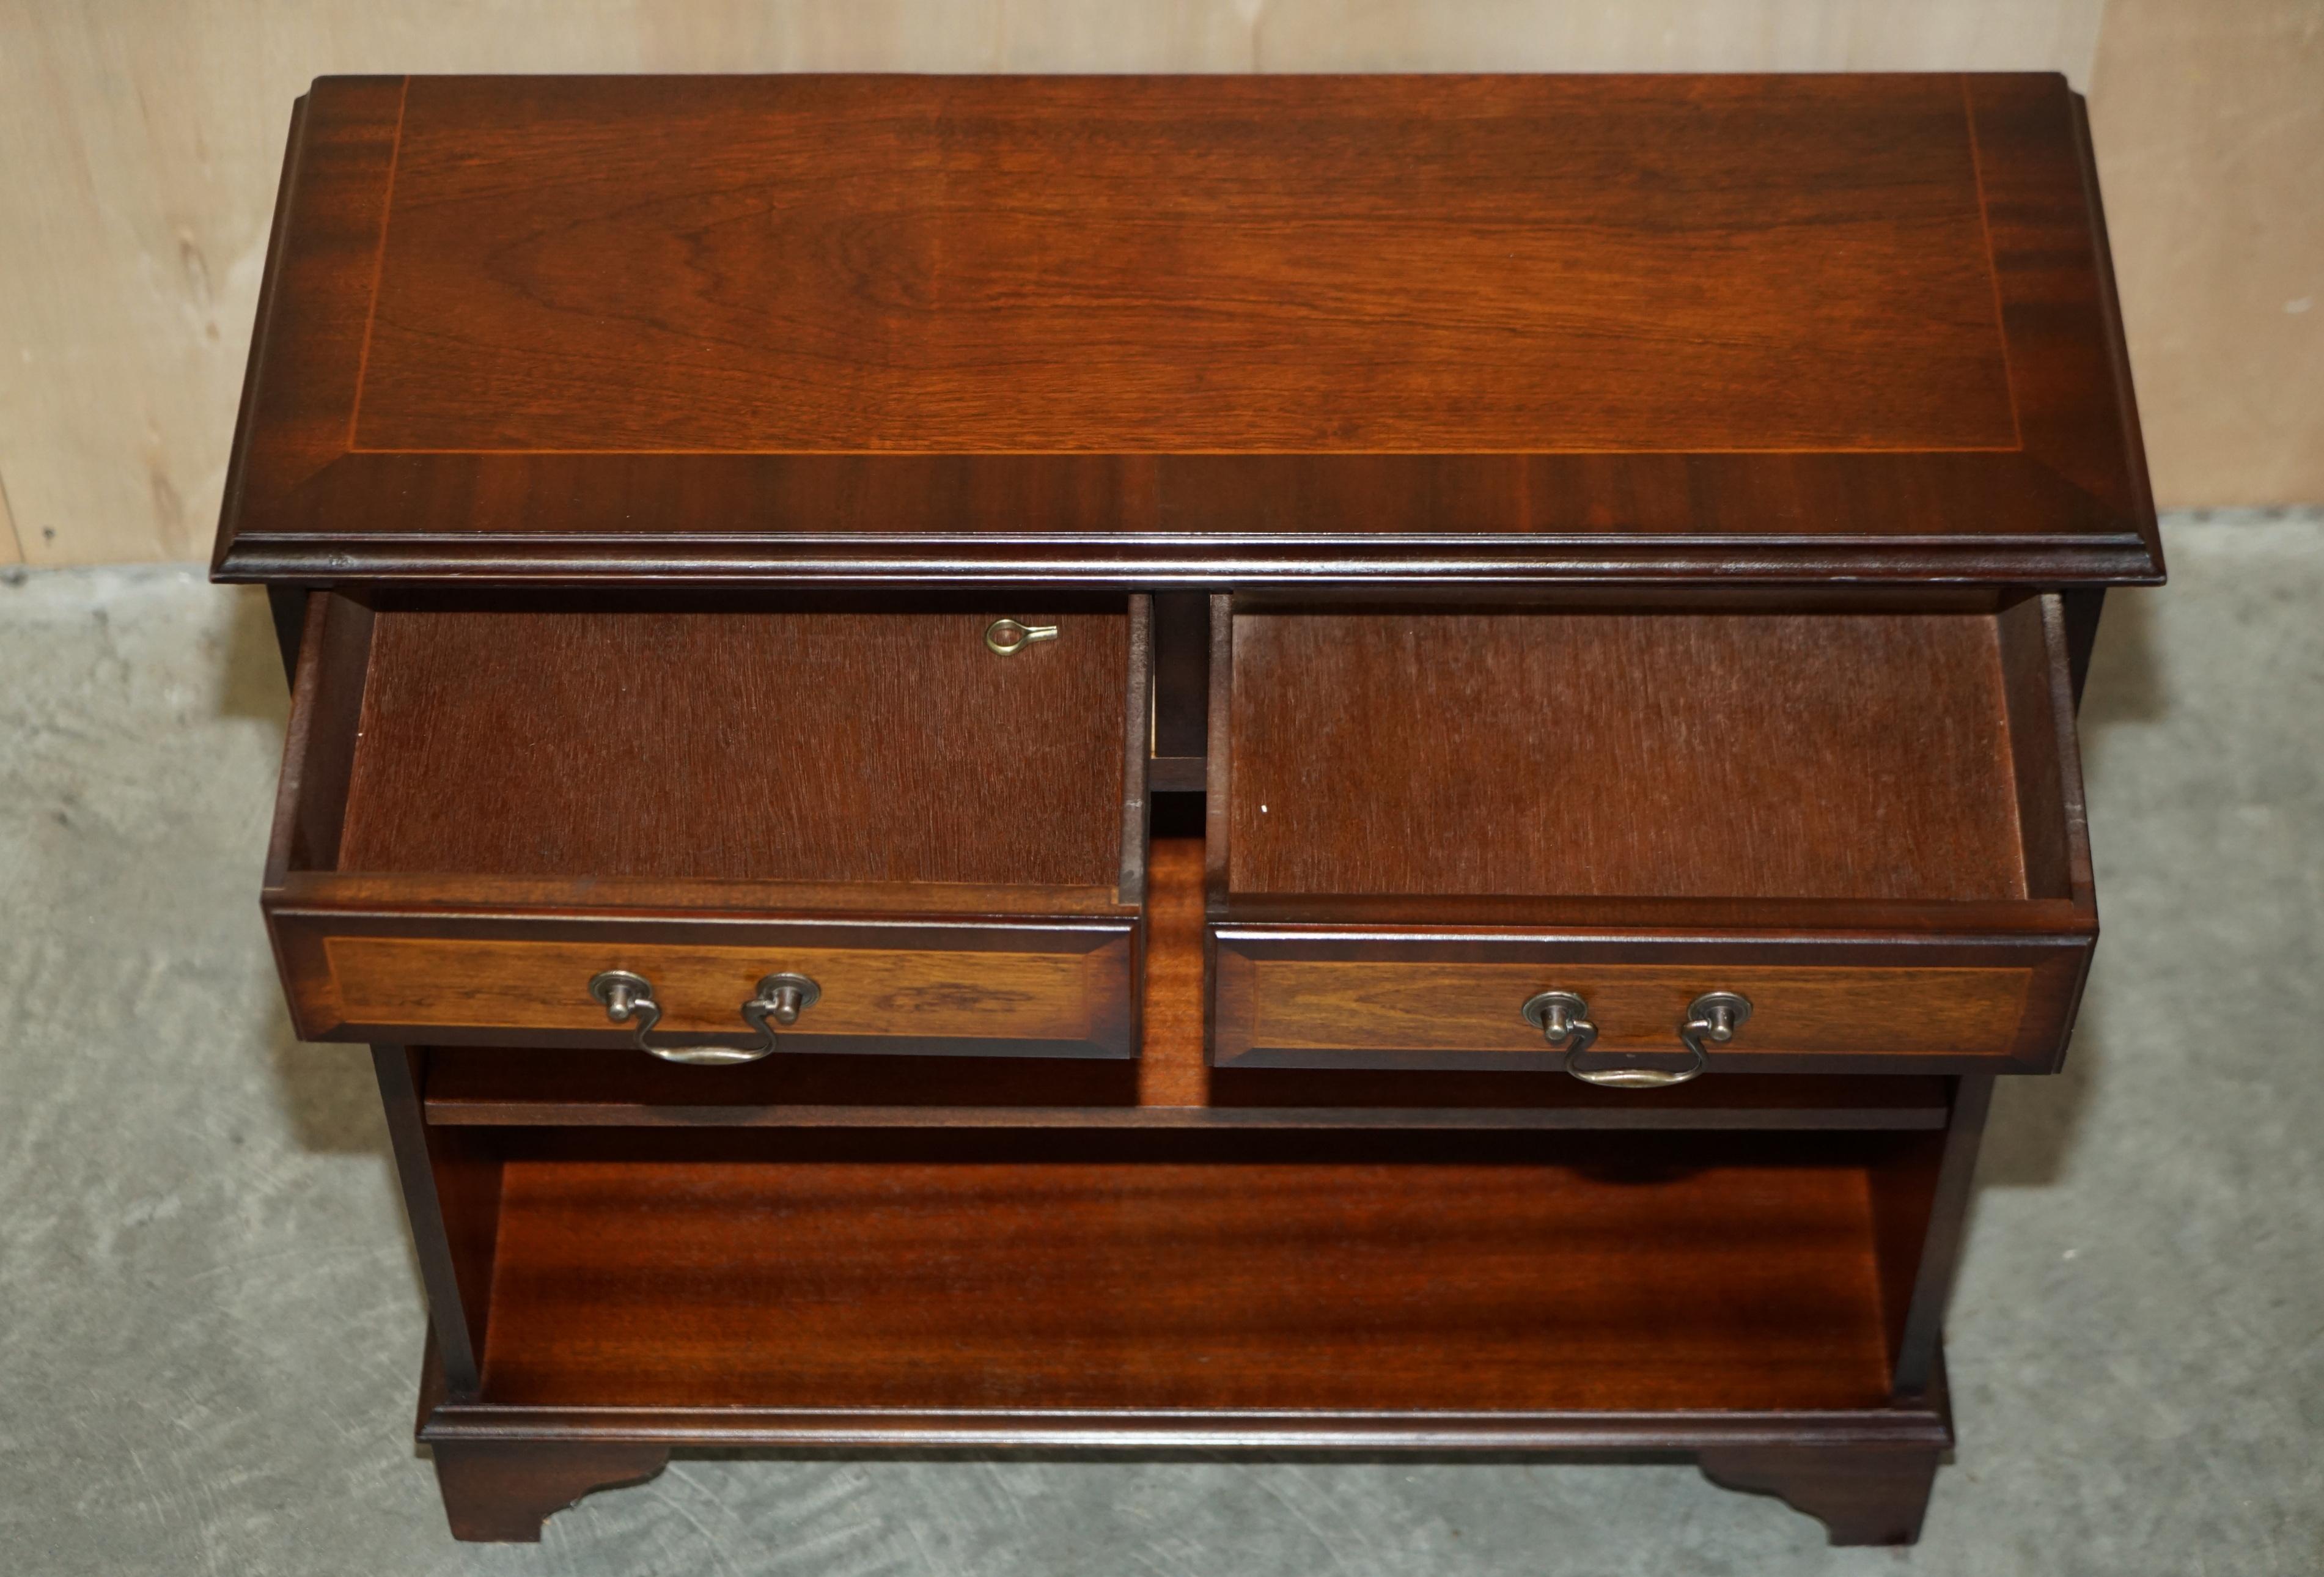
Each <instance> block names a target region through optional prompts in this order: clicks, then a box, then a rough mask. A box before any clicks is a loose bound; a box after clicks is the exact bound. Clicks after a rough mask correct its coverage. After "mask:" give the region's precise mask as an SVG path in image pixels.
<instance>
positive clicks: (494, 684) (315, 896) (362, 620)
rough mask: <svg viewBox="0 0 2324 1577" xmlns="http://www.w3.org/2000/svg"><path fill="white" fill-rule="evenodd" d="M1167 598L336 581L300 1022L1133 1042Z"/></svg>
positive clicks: (1090, 1044) (747, 1047) (723, 1039)
mask: <svg viewBox="0 0 2324 1577" xmlns="http://www.w3.org/2000/svg"><path fill="white" fill-rule="evenodd" d="M999 613H1007V614H1010V615H1013V617H1014V619H1017V620H1021V621H1022V624H1021V625H1019V627H1018V629H1016V630H1015V631H1011V630H1010V629H1009V628H1007V627H1006V626H1005V625H1003V624H1001V623H998V622H996V614H999ZM1041 626H1053V627H1054V628H1055V630H1056V636H1055V638H1054V639H1036V640H1028V639H1026V638H1025V636H1024V633H1023V632H1024V629H1025V628H1026V627H1031V628H1033V629H1034V630H1035V631H1036V632H1037V633H1044V634H1046V632H1042V631H1041V630H1040V627H1041ZM1147 674H1148V601H1147V599H1145V598H1142V597H1136V598H1126V599H1125V598H1115V599H1112V600H1111V603H1093V604H1085V605H1081V606H1075V607H1059V608H1056V609H1054V610H1049V611H1043V610H1037V609H1029V608H1024V607H1014V608H1010V609H1007V610H974V611H969V610H963V609H960V608H958V607H942V608H936V607H928V606H920V607H918V608H915V609H912V610H909V611H905V610H898V609H894V608H887V609H881V608H865V609H832V610H827V611H817V612H795V611H779V610H768V609H765V608H758V609H745V610H740V611H734V610H726V611H716V612H705V611H686V610H678V611H655V610H649V609H640V608H632V609H623V610H620V611H611V612H609V611H604V609H602V608H592V607H586V606H585V607H571V606H567V607H548V608H544V607H539V606H531V607H512V606H499V607H484V608H460V609H433V610H419V611H396V610H383V611H378V612H374V611H373V610H371V609H369V608H366V607H364V606H361V605H359V604H356V603H355V602H353V601H350V600H347V599H346V598H343V597H338V596H333V595H315V596H313V597H311V598H310V599H309V615H308V619H307V622H306V626H305V633H304V639H303V642H302V646H301V650H300V663H299V672H298V678H297V682H296V686H295V689H294V696H293V704H292V714H291V731H290V739H289V744H288V750H287V754H286V761H285V766H284V770H283V779H282V788H281V798H280V801H279V803H278V806H277V808H276V819H275V825H274V835H273V842H272V848H271V852H270V858H269V865H268V872H267V883H266V894H265V900H264V903H265V911H266V916H267V922H268V926H269V928H270V930H271V932H272V936H273V940H274V946H275V954H276V958H277V960H278V962H279V964H280V965H281V972H282V979H283V983H284V986H285V988H286V990H287V991H288V992H289V995H290V1000H291V1016H292V1019H293V1021H294V1023H295V1024H296V1026H297V1028H298V1031H299V1033H300V1035H301V1036H302V1037H307V1038H309V1039H324V1040H368V1041H374V1042H383V1043H402V1042H410V1041H424V1042H431V1043H447V1044H458V1043H464V1042H465V1043H476V1044H490V1045H503V1046H505V1045H541V1046H574V1047H586V1046H617V1045H635V1046H639V1047H643V1048H645V1049H648V1050H651V1051H654V1052H655V1053H656V1054H657V1055H661V1056H667V1057H669V1059H670V1060H684V1061H696V1062H713V1061H733V1060H742V1058H744V1057H746V1056H749V1055H752V1054H753V1053H759V1052H762V1051H763V1050H765V1049H766V1048H767V1047H770V1045H772V1044H777V1043H779V1045H780V1046H781V1047H783V1048H785V1049H787V1050H799V1051H813V1052H823V1053H832V1052H902V1053H913V1054H918V1055H923V1056H925V1055H929V1054H954V1055H972V1056H973V1055H986V1056H1088V1057H1130V1056H1136V1055H1137V1047H1138V1037H1137V1021H1136V1019H1137V1010H1136V1004H1137V1001H1138V973H1139V962H1140V957H1139V955H1140V948H1141V930H1140V901H1141V894H1142V889H1143V881H1144V849H1145V785H1146V761H1147V751H1146V748H1145V744H1146V742H1145V731H1146V721H1147V713H1148V699H1147V684H1148V679H1147Z"/></svg>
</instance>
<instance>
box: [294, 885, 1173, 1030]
mask: <svg viewBox="0 0 2324 1577" xmlns="http://www.w3.org/2000/svg"><path fill="white" fill-rule="evenodd" d="M274 919H275V931H276V940H277V945H278V948H279V950H280V953H281V961H282V967H283V973H284V977H285V979H286V980H287V981H288V982H289V983H290V987H291V1002H292V1008H293V1015H294V1018H295V1019H296V1022H297V1026H298V1029H299V1033H300V1035H301V1036H302V1037H305V1038H307V1039H310V1040H372V1041H390V1042H402V1041H419V1042H444V1043H449V1044H459V1043H464V1042H465V1043H470V1044H496V1045H511V1046H521V1045H558V1046H597V1045H627V1044H632V1043H633V1040H632V1029H631V1028H630V1027H629V1026H627V1025H620V1024H614V1023H613V1022H611V1021H610V1020H609V1019H608V1018H607V1016H606V1010H605V1009H604V1005H603V1004H602V1003H600V1002H599V1001H597V1000H596V999H595V997H593V996H592V995H591V993H590V985H589V982H590V981H591V980H592V979H593V978H594V977H595V976H596V975H597V974H598V973H601V972H603V971H608V970H622V971H627V972H629V973H632V974H637V975H641V976H643V977H644V978H645V979H646V980H647V981H648V982H650V985H651V987H652V994H653V999H654V1001H656V1002H657V1003H658V1004H659V1006H660V1008H661V1010H662V1016H661V1019H660V1021H659V1024H657V1025H656V1026H655V1028H654V1029H653V1032H652V1036H651V1040H652V1043H653V1044H656V1045H669V1044H672V1043H675V1042H678V1041H687V1042H696V1041H715V1042H718V1043H722V1044H726V1045H731V1046H737V1047H741V1046H747V1045H750V1044H752V1042H753V1041H754V1040H755V1039H756V1034H755V1032H754V1031H753V1030H752V1029H751V1028H750V1027H749V1026H748V1025H747V1024H745V1023H744V1022H743V1019H742V1003H744V1002H745V1001H750V1000H751V999H752V997H753V996H755V995H756V994H757V990H758V982H760V981H761V979H763V978H764V977H765V976H767V975H770V974H775V973H790V974H798V975H804V976H806V977H807V978H808V979H810V980H812V981H814V982H816V987H817V988H818V991H819V994H818V996H817V998H816V1001H815V1002H814V1003H813V1004H812V1005H811V1006H810V1007H808V1008H807V1010H805V1011H804V1012H802V1013H801V1014H800V1016H799V1018H798V1021H797V1023H796V1024H795V1025H794V1026H792V1027H790V1028H783V1029H779V1031H778V1036H777V1047H778V1049H779V1050H787V1051H800V1052H809V1051H811V1052H820V1053H835V1052H837V1053H847V1052H868V1053H899V1054H911V1055H917V1056H930V1055H956V1056H1078V1057H1129V1056H1135V1055H1136V1035H1135V1028H1136V1027H1135V1021H1134V1015H1133V1012H1132V1001H1133V992H1132V989H1131V982H1132V980H1133V978H1134V969H1133V964H1134V952H1135V945H1136V936H1135V933H1134V926H1133V925H1132V924H1131V923H1130V922H1116V923H1105V924H1093V925H1084V926H1059V927H1041V926H1034V925H1022V926H1010V927H990V928H985V927H959V928H952V929H945V928H936V927H926V926H914V927H894V928H892V929H889V928H885V927H850V928H849V929H852V930H853V931H855V932H856V933H857V936H858V937H860V936H862V933H863V932H864V931H866V930H870V931H871V934H872V935H871V938H868V939H862V940H858V939H856V938H853V937H851V938H849V939H847V940H846V941H844V942H835V940H834V939H833V938H834V933H835V931H836V930H837V928H836V927H810V926H800V927H783V926H780V925H774V924H770V925H761V926H755V927H749V929H750V931H751V933H752V934H751V935H748V936H733V937H732V938H731V939H728V938H724V937H722V938H718V939H691V938H689V939H682V940H670V939H664V937H663V936H655V937H654V938H653V939H651V940H648V939H645V937H644V936H641V932H642V931H644V929H645V927H642V926H639V925H631V926H622V925H620V924H607V925H604V926H600V927H594V928H588V927H573V926H571V925H569V924H568V925H567V926H566V927H564V928H565V929H566V930H567V932H568V933H569V932H571V931H573V930H575V929H582V930H584V931H585V933H586V934H581V935H573V934H567V935H551V936H533V935H528V936H515V935H509V934H507V933H506V930H505V929H498V930H496V928H495V927H492V926H491V925H489V924H471V925H469V926H466V927H456V928H455V934H449V935H447V934H445V932H444V930H442V929H439V928H436V927H429V928H427V929H426V930H415V929H412V928H403V929H392V928H386V927H375V926H372V925H364V924H362V923H360V922H349V921H347V920H346V919H344V918H333V917H320V916H300V915H295V914H280V913H278V914H277V915H276V916H275V917H274ZM659 930H661V931H662V932H665V933H666V932H667V931H668V930H669V927H659ZM461 931H465V932H466V934H458V933H459V932H461Z"/></svg>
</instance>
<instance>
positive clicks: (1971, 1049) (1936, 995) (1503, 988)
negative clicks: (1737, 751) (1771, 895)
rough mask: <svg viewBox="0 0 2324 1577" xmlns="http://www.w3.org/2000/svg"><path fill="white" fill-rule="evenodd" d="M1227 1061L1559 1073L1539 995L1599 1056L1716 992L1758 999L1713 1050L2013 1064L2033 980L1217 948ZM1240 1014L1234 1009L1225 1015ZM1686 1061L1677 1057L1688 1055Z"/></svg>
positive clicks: (1663, 1042) (1650, 1036) (1655, 1036)
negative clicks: (1473, 1062) (1560, 1001)
mask: <svg viewBox="0 0 2324 1577" xmlns="http://www.w3.org/2000/svg"><path fill="white" fill-rule="evenodd" d="M1218 967H1219V972H1220V976H1221V986H1220V995H1221V1010H1220V1015H1219V1029H1218V1037H1219V1038H1218V1047H1219V1052H1218V1055H1219V1058H1220V1061H1221V1062H1222V1064H1223V1063H1228V1062H1231V1061H1232V1060H1234V1057H1233V1056H1232V1055H1231V1052H1232V1049H1233V1048H1235V1047H1241V1048H1244V1049H1246V1050H1248V1051H1257V1050H1259V1048H1265V1049H1266V1050H1267V1051H1268V1052H1271V1053H1277V1054H1284V1053H1295V1052H1299V1051H1346V1052H1349V1053H1352V1054H1359V1055H1360V1054H1362V1053H1367V1052H1399V1051H1423V1052H1427V1051H1463V1052H1491V1053H1499V1054H1502V1055H1504V1056H1508V1057H1509V1058H1511V1059H1524V1060H1530V1061H1532V1062H1535V1063H1541V1064H1555V1063H1558V1062H1561V1061H1563V1054H1560V1053H1555V1052H1552V1051H1551V1050H1550V1049H1549V1048H1548V1047H1546V1046H1545V1045H1544V1044H1543V1042H1542V1037H1541V1031H1540V1030H1539V1029H1537V1028H1535V1027H1534V1026H1533V1025H1531V1024H1528V1023H1526V1020H1525V1019H1524V1018H1523V1017H1522V1016H1521V1015H1520V1014H1519V1013H1518V1011H1517V1010H1518V1008H1519V1007H1520V1006H1521V1005H1522V1004H1523V1003H1524V1002H1525V1001H1526V998H1528V997H1530V996H1532V995H1533V994H1534V993H1535V992H1536V991H1550V990H1558V991H1577V992H1579V993H1581V994H1582V996H1583V997H1585V998H1586V999H1588V1001H1589V1003H1590V1017H1591V1021H1592V1022H1594V1023H1595V1024H1596V1025H1597V1026H1598V1030H1599V1039H1598V1044H1599V1045H1600V1047H1604V1048H1606V1049H1609V1050H1614V1049H1625V1050H1650V1051H1666V1052H1674V1053H1679V1052H1680V1050H1681V1048H1680V1047H1679V1045H1678V1040H1677V1026H1678V1024H1679V1023H1680V1021H1681V1020H1682V1019H1684V1018H1685V1016H1686V1006H1687V1004H1688V1003H1689V1002H1691V1001H1693V1000H1694V999H1695V998H1696V997H1697V996H1700V995H1701V993H1702V992H1704V991H1711V990H1714V989H1716V990H1721V991H1740V992H1742V993H1743V994H1744V995H1745V996H1747V997H1748V998H1750V1000H1751V1004H1752V1013H1751V1020H1750V1022H1749V1024H1748V1025H1747V1026H1746V1027H1745V1028H1743V1030H1742V1031H1741V1032H1739V1033H1738V1035H1737V1036H1736V1038H1735V1040H1734V1041H1733V1042H1732V1043H1730V1044H1729V1045H1727V1046H1724V1047H1719V1048H1718V1054H1719V1056H1720V1062H1721V1063H1722V1064H1725V1063H1729V1062H1730V1061H1731V1062H1732V1063H1734V1064H1736V1065H1748V1062H1749V1060H1750V1058H1751V1056H1753V1055H1754V1054H1755V1053H1777V1054H1787V1055H1793V1056H1797V1055H1802V1054H1812V1053H1817V1052H1839V1053H1847V1052H1854V1053H1858V1054H1872V1053H1894V1054H1896V1055H1899V1056H1910V1055H1913V1054H1915V1053H1923V1054H1932V1055H1934V1054H1946V1053H1950V1054H1951V1055H1955V1056H1994V1057H2006V1056H2010V1055H2011V1054H2012V1053H2014V1052H2015V1050H2016V1048H2017V1045H2018V1036H2019V1028H2020V1024H2021V1021H2022V1020H2023V1019H2024V1014H2025V1008H2026V997H2027V993H2028V991H2029V989H2030V987H2031V985H2032V983H2033V971H2032V970H2031V969H2030V968H2015V969H2007V968H2005V969H1946V968H1928V969H1879V968H1870V967H1865V966H1843V967H1839V968H1816V967H1807V968H1799V967H1794V968H1775V969H1771V968H1766V967H1764V966H1758V967H1754V966H1748V965H1729V966H1726V967H1723V968H1722V967H1718V966H1706V965H1703V964H1692V965H1686V964H1564V965H1560V964H1555V963H1544V964H1438V963H1430V962H1416V961H1375V962H1365V963H1334V962H1326V961H1322V960H1306V959H1284V958H1259V959H1252V958H1249V957H1246V956H1244V955H1243V954H1240V952H1238V951H1237V950H1236V949H1235V948H1233V947H1232V946H1231V945H1226V946H1222V947H1221V948H1220V950H1219V964H1218ZM1230 1003H1231V1004H1232V1005H1233V1006H1234V1007H1235V1008H1236V1009H1238V1010H1240V1011H1235V1012H1230V1011H1229V1010H1228V1007H1229V1004H1230ZM1682 1055H1683V1054H1682Z"/></svg>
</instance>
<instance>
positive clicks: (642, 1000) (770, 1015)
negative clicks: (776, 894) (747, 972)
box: [589, 969, 823, 1067]
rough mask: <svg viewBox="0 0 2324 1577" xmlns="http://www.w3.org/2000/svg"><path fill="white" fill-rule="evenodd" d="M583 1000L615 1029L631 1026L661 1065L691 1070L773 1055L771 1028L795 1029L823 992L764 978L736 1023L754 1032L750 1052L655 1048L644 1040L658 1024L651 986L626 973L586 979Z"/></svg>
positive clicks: (795, 980)
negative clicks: (590, 1000)
mask: <svg viewBox="0 0 2324 1577" xmlns="http://www.w3.org/2000/svg"><path fill="white" fill-rule="evenodd" d="M589 994H590V995H591V996H593V997H595V998H596V999H597V1001H600V1002H602V1003H604V1008H605V1017H606V1018H608V1019H612V1020H613V1022H614V1023H616V1024H626V1023H628V1022H629V1021H630V1020H631V1019H636V1020H637V1027H636V1028H634V1029H633V1030H632V1031H631V1037H632V1039H634V1040H635V1041H636V1042H637V1047H638V1049H639V1050H640V1051H642V1052H646V1053H648V1054H649V1055H650V1056H658V1057H659V1058H661V1059H662V1061H664V1062H676V1063H686V1064H688V1065H693V1066H696V1067H718V1066H723V1065H729V1064H733V1063H741V1062H756V1061H758V1060H759V1059H760V1058H761V1057H762V1056H766V1055H767V1054H768V1053H769V1052H770V1051H772V1050H774V1049H775V1025H774V1024H770V1023H768V1022H767V1020H768V1019H773V1020H774V1021H775V1024H784V1025H789V1024H796V1023H798V1016H799V1015H800V1014H801V1013H803V1012H805V1011H806V1010H807V1009H809V1008H812V1007H813V1006H815V1004H816V999H817V998H819V997H821V996H822V995H823V988H822V987H821V986H818V985H816V983H815V982H813V981H811V980H809V979H808V978H807V976H805V975H803V974H770V975H769V976H767V977H766V978H765V979H764V980H761V982H759V994H758V995H757V996H755V997H752V999H751V1000H750V1001H747V1002H745V1003H743V1004H742V1021H743V1022H744V1023H746V1024H748V1025H750V1027H751V1028H753V1029H755V1030H757V1031H758V1032H759V1044H758V1045H756V1046H744V1047H733V1046H656V1045H654V1044H653V1043H652V1042H651V1041H650V1040H648V1039H647V1038H646V1037H647V1036H648V1035H650V1034H651V1033H652V1032H653V1027H654V1026H655V1025H657V1024H659V1023H660V1022H661V1004H660V1003H659V1002H657V1001H654V995H653V985H652V982H650V981H648V980H647V979H646V977H645V976H644V975H641V974H632V973H630V972H629V971H628V970H626V969H609V970H606V971H604V973H600V974H595V975H592V976H591V977H590V978H589Z"/></svg>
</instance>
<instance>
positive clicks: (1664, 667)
mask: <svg viewBox="0 0 2324 1577" xmlns="http://www.w3.org/2000/svg"><path fill="white" fill-rule="evenodd" d="M1232 661H1233V673H1234V696H1233V717H1232V735H1231V738H1232V750H1233V753H1234V774H1233V783H1232V788H1231V810H1230V815H1231V831H1230V836H1231V840H1232V855H1231V875H1230V880H1231V885H1232V887H1233V889H1234V890H1236V891H1239V892H1250V893H1269V892H1277V893H1293V892H1314V893H1412V894H1529V893H1540V894H1557V895H1560V896H1600V895H1604V896H1613V895H1623V896H1637V897H1677V896H1684V897H1691V898H1705V899H1710V898H1729V897H1750V898H1762V899H1765V898H1778V899H1783V898H1821V899H1840V898H1848V899H1960V900H1971V899H2017V898H2024V897H2025V896H2026V889H2025V871H2024V854H2023V852H2022V849H2021V847H2020V845H2019V841H2018V834H2017V811H2016V806H2015V792H2016V790H2015V775H2014V768H2013V764H2012V758H2011V746H2010V736H2009V731H2008V725H2007V717H2006V705H2005V702H2004V693H2003V687H2002V682H2001V674H2000V669H1999V665H1998V659H1997V646H1996V636H1995V628H1994V621H1993V619H1992V617H1991V616H1989V615H1980V614H1970V613H1928V614H1911V613H1893V614H1889V613H1882V614H1875V613H1861V614H1836V613H1815V614H1772V613H1749V614H1746V613H1737V614H1719V613H1703V612H1690V613H1676V612H1641V613H1554V614H1552V613H1544V614H1530V613H1406V614H1388V613H1364V614H1328V613H1238V614H1237V615H1236V616H1235V628H1234V647H1233V659H1232ZM2045 896H2046V895H2045Z"/></svg>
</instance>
